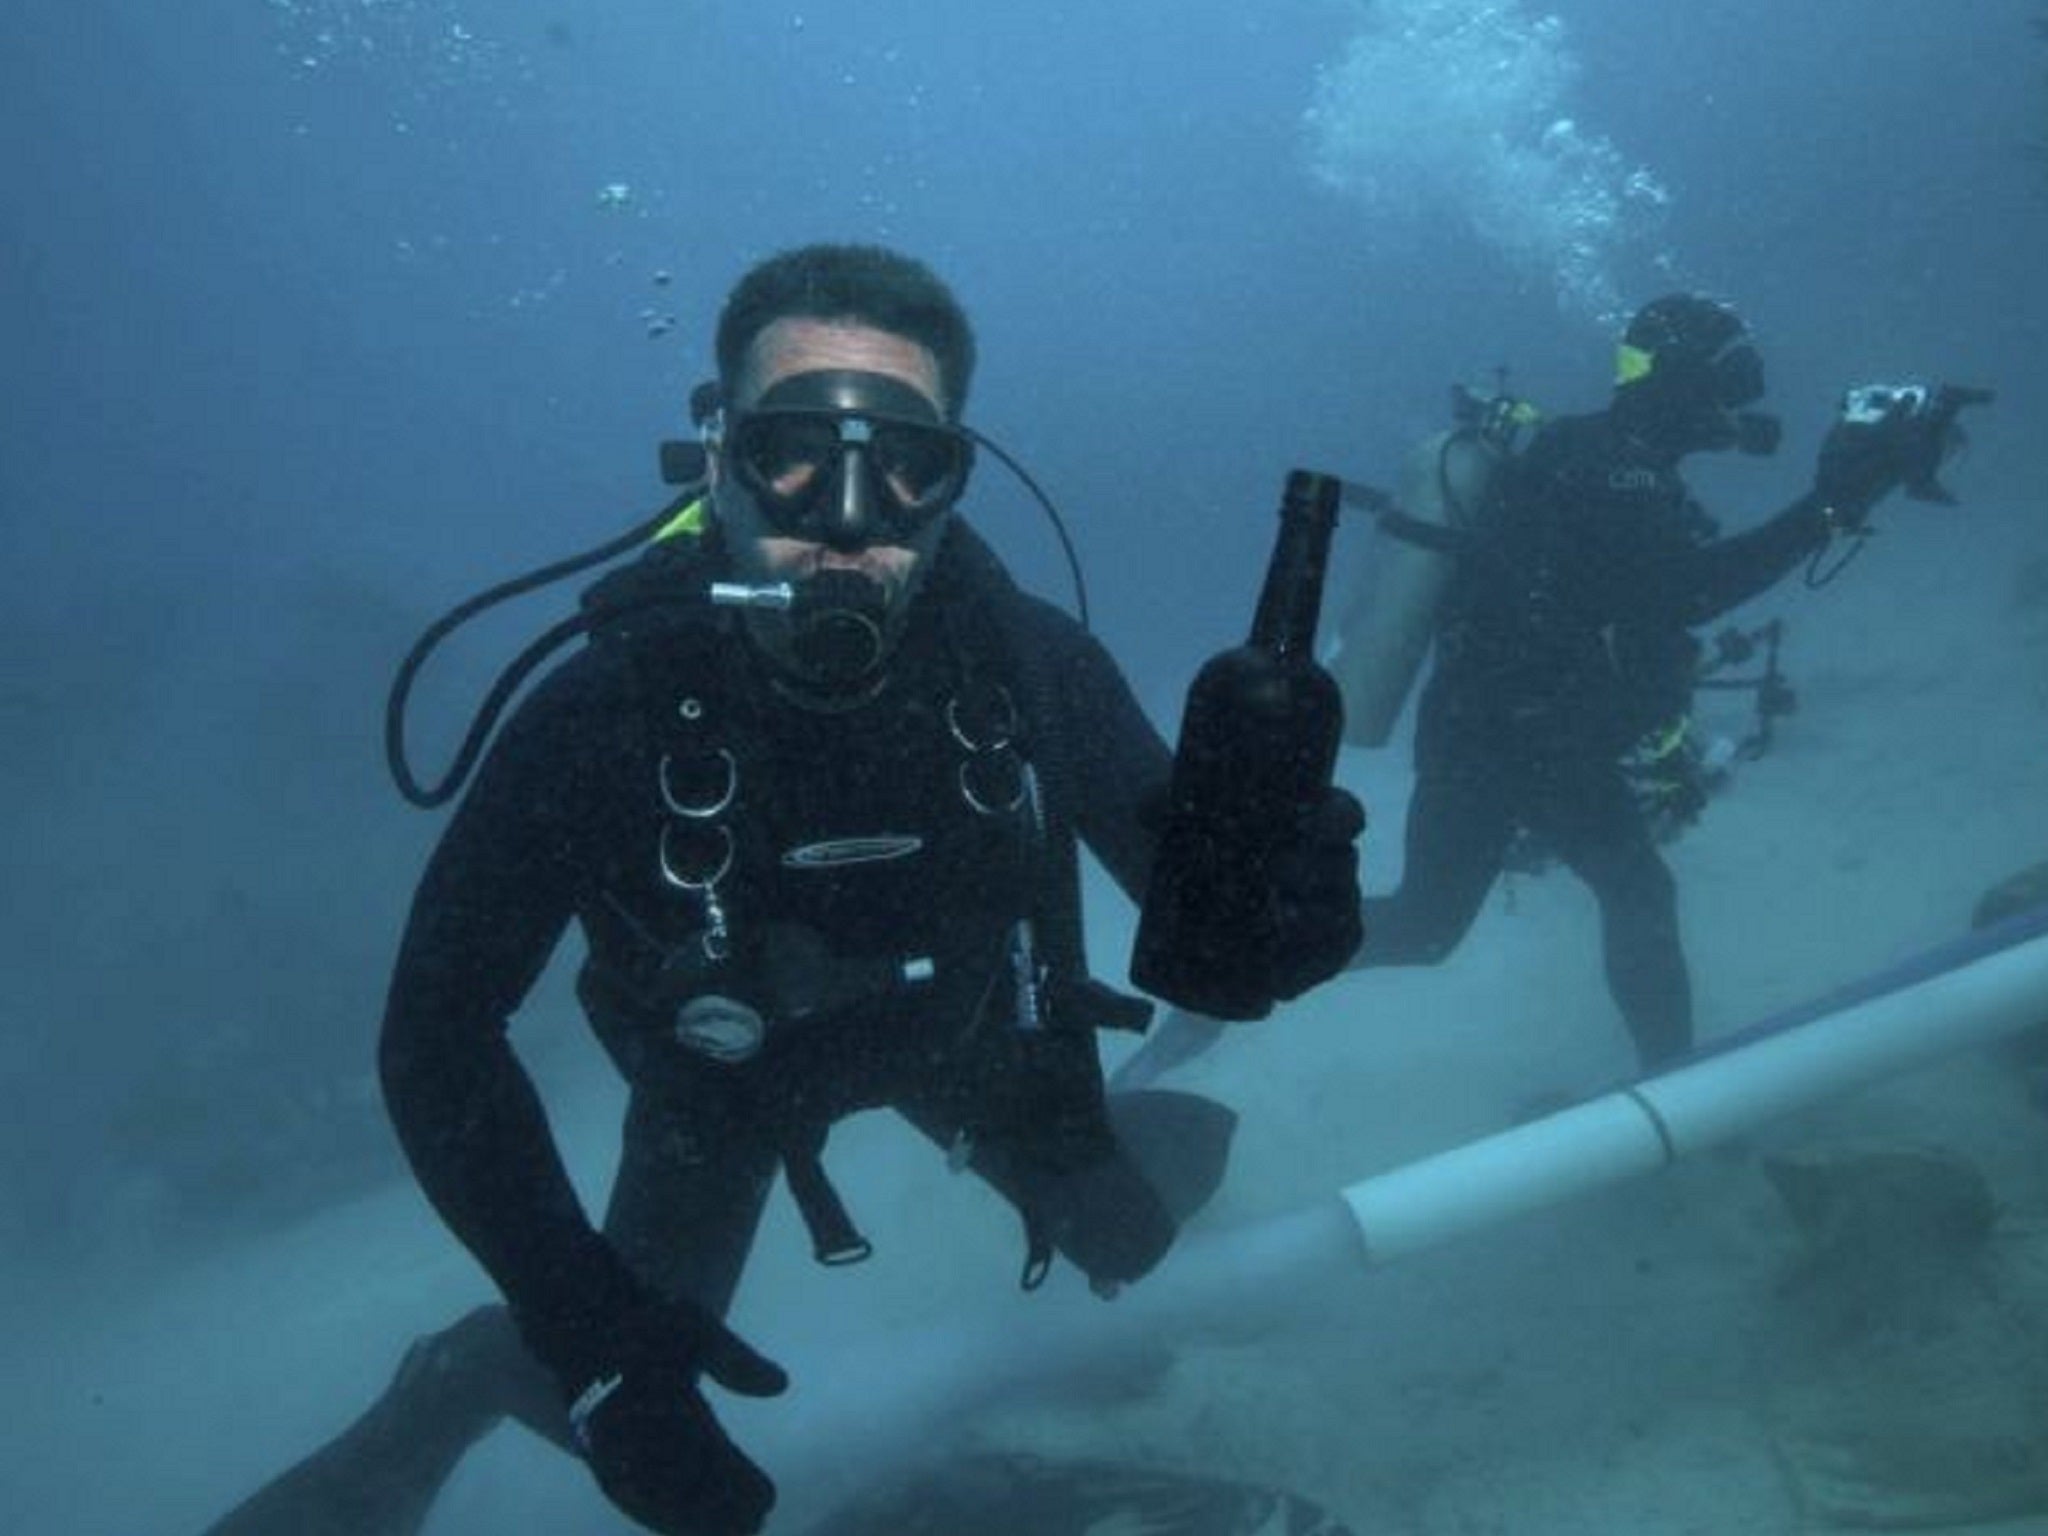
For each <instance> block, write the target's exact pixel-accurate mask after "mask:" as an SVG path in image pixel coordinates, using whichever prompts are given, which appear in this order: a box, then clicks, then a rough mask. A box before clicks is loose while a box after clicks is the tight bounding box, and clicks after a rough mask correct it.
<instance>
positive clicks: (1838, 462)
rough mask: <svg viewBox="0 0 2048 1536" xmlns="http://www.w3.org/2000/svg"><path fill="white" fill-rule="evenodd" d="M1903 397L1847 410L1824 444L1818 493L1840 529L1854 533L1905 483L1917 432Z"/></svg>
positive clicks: (1817, 477)
mask: <svg viewBox="0 0 2048 1536" xmlns="http://www.w3.org/2000/svg"><path fill="white" fill-rule="evenodd" d="M1914 418H1915V412H1914V409H1913V407H1912V405H1911V404H1910V403H1909V402H1907V401H1906V400H1904V399H1900V400H1898V401H1896V402H1893V403H1887V404H1884V405H1882V406H1880V407H1878V408H1876V409H1863V410H1855V411H1850V410H1845V411H1844V412H1843V414H1842V416H1841V418H1840V419H1839V420H1837V421H1836V422H1835V424H1834V425H1833V426H1832V427H1830V428H1828V435H1827V436H1826V437H1825V438H1823V439H1822V440H1821V445H1820V463H1819V465H1818V467H1817V468H1816V469H1815V471H1814V476H1813V490H1814V495H1815V496H1817V497H1818V498H1819V500H1820V503H1821V505H1822V506H1824V507H1826V508H1827V509H1828V513H1829V516H1830V519H1831V520H1832V521H1833V523H1834V524H1836V525H1837V526H1840V527H1843V528H1847V529H1849V530H1851V531H1854V530H1857V529H1860V528H1861V527H1862V526H1863V525H1864V523H1865V522H1866V521H1868V519H1869V517H1870V513H1871V509H1872V508H1873V507H1875V506H1876V505H1877V504H1878V503H1879V502H1880V501H1882V500H1884V498H1885V497H1887V496H1889V495H1890V494H1891V493H1892V492H1893V491H1895V490H1897V489H1898V488H1899V487H1900V486H1901V485H1902V484H1904V483H1905V480H1906V476H1907V474H1908V472H1909V471H1910V470H1911V469H1912V467H1913V456H1914V453H1915V451H1916V450H1917V447H1918V439H1919V432H1918V428H1917V424H1916V422H1915V419H1914Z"/></svg>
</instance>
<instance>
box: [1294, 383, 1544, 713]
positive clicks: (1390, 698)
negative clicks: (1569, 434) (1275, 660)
mask: <svg viewBox="0 0 2048 1536" xmlns="http://www.w3.org/2000/svg"><path fill="white" fill-rule="evenodd" d="M1451 414H1452V417H1453V422H1454V424H1453V425H1452V426H1451V427H1449V428H1448V429H1446V430H1444V431H1442V432H1436V433H1432V434H1431V435H1430V436H1428V437H1426V438H1424V439H1423V440H1422V441H1421V442H1420V443H1417V444H1416V445H1415V447H1414V449H1413V450H1412V451H1411V452H1410V453H1409V455H1408V461H1407V464H1406V467H1405V469H1404V471H1403V474H1402V479H1401V492H1400V496H1399V499H1398V506H1399V508H1400V510H1401V512H1402V513H1403V514H1405V517H1403V518H1393V517H1388V516H1384V515H1383V516H1382V517H1381V518H1380V534H1381V536H1380V537H1378V538H1375V539H1373V540H1372V541H1371V543H1370V544H1369V545H1368V546H1367V549H1368V553H1367V555H1366V557H1365V559H1364V560H1363V561H1362V562H1361V563H1360V568H1359V570H1358V573H1357V576H1356V578H1355V579H1354V581H1353V583H1352V586H1351V593H1350V596H1349V598H1348V599H1347V601H1346V602H1345V605H1344V610H1343V614H1342V617H1340V618H1339V619H1338V621H1337V626H1336V634H1335V635H1334V636H1333V638H1332V639H1331V642H1330V645H1329V648H1328V650H1327V651H1326V652H1325V654H1324V656H1323V664H1324V665H1325V666H1327V667H1328V668H1329V669H1330V673H1331V675H1332V676H1334V677H1335V678H1336V680H1337V687H1338V689H1339V691H1340V692H1341V693H1342V694H1343V696H1344V740H1345V742H1346V743H1347V744H1348V745H1350V746H1354V747H1383V746H1385V745H1386V744H1387V740H1388V738H1389V737H1390V736H1392V735H1393V732H1394V722H1395V721H1397V720H1398V719H1399V718H1400V717H1401V710H1402V707H1403V706H1404V705H1405V704H1406V703H1407V700H1408V695H1409V692H1410V691H1411V690H1412V689H1413V688H1414V686H1415V678H1416V675H1417V674H1418V673H1419V672H1420V671H1421V670H1422V658H1423V657H1424V656H1425V655H1426V654H1427V653H1428V651H1429V642H1430V638H1431V636H1432V634H1433V633H1434V632H1435V628H1436V611H1437V603H1438V600H1439V599H1440V598H1441V597H1442V596H1443V590H1444V586H1445V584H1446V583H1447V582H1448V581H1449V580H1450V575H1451V570H1452V567H1453V559H1454V555H1453V553H1452V551H1451V549H1450V548H1449V547H1448V544H1447V543H1446V542H1445V541H1439V540H1435V539H1431V538H1429V537H1428V534H1429V532H1430V530H1433V529H1442V530H1446V531H1447V532H1448V533H1449V534H1452V535H1456V534H1458V533H1462V532H1464V531H1466V530H1467V529H1469V528H1470V527H1471V526H1472V523H1473V520H1474V519H1475V518H1476V517H1478V515H1479V514H1480V512H1481V511H1482V510H1483V509H1484V507H1485V505H1486V502H1487V499H1488V498H1489V497H1490V496H1491V494H1492V492H1493V483H1494V478H1495V476H1496V475H1498V474H1499V472H1500V467H1501V465H1502V464H1504V463H1505V462H1506V461H1507V459H1508V458H1509V456H1510V455H1511V454H1513V452H1514V451H1515V449H1516V447H1517V439H1518V437H1519V436H1520V434H1521V432H1522V429H1523V428H1524V427H1527V426H1528V425H1530V424H1531V423H1533V422H1534V421H1535V420H1536V419H1537V413H1536V411H1535V409H1534V407H1532V406H1530V405H1528V404H1527V403H1526V402H1524V401H1520V400H1516V399H1514V398H1513V397H1511V396H1510V395H1508V394H1507V393H1506V392H1505V390H1501V391H1499V392H1497V393H1496V394H1494V395H1493V396H1492V397H1490V398H1484V399H1482V398H1481V397H1479V396H1477V395H1475V394H1473V393H1472V392H1471V391H1470V390H1468V389H1466V388H1465V387H1464V386H1463V385H1457V386H1455V387H1453V389H1452V391H1451Z"/></svg>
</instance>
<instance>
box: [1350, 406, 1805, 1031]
mask: <svg viewBox="0 0 2048 1536" xmlns="http://www.w3.org/2000/svg"><path fill="white" fill-rule="evenodd" d="M1826 539H1827V525H1826V522H1825V520H1824V518H1823V515H1822V512H1821V510H1820V506H1819V504H1818V502H1817V501H1816V500H1815V499H1814V498H1812V497H1806V498H1802V499H1801V500H1800V501H1798V502H1795V503H1794V504H1793V505H1792V506H1790V507H1788V508H1786V509H1785V510H1784V511H1783V512H1781V513H1779V514H1778V515H1777V516H1776V517H1774V518H1772V519H1770V520H1769V521H1768V522H1765V523H1763V524H1761V525H1759V526H1758V527H1756V528H1754V529H1750V530H1748V531H1746V532H1743V533H1741V534H1737V535H1734V536H1732V537H1729V538H1716V537H1714V536H1713V525H1712V523H1711V522H1710V521H1709V520H1707V519H1706V518H1705V516H1704V514H1703V513H1702V512H1701V511H1700V509H1699V507H1698V505H1697V503H1695V502H1694V501H1693V500H1692V497H1691V495H1690V493H1689V492H1688V491H1687V489H1686V486H1685V483H1684V481H1683V480H1681V479H1680V478H1679V476H1678V473H1677V471H1676V469H1675V467H1674V466H1673V464H1672V462H1671V461H1670V457H1669V455H1659V454H1657V453H1654V452H1652V451H1650V450H1648V449H1646V448H1645V447H1644V445H1642V444H1641V443H1640V442H1639V441H1637V440H1635V439H1633V438H1631V437H1630V436H1628V435H1627V434H1625V433H1624V432H1623V431H1622V430H1621V429H1620V428H1619V427H1618V426H1617V425H1616V423H1615V422H1614V420H1613V418H1612V416H1611V415H1609V414H1608V413H1604V412H1602V413H1597V414H1593V415H1587V416H1577V417H1566V418H1560V419H1559V420H1557V421H1555V422H1553V423H1551V424H1550V425H1549V426H1547V427H1546V428H1545V429H1544V430H1543V431H1542V432H1541V433H1540V434H1539V435H1538V436H1537V438H1536V439H1535V440H1534V441H1533V442H1532V443H1531V444H1530V445H1529V447H1528V449H1527V451H1526V452H1524V453H1523V454H1521V455H1520V456H1519V457H1517V458H1516V459H1514V460H1511V461H1510V462H1509V464H1508V466H1507V468H1506V470H1505V471H1504V473H1503V483H1502V484H1501V485H1500V487H1499V491H1498V494H1497V495H1496V496H1494V497H1492V498H1491V499H1490V503H1489V507H1488V509H1487V511H1486V512H1485V513H1484V514H1483V515H1482V517H1481V519H1480V520H1479V523H1478V525H1477V526H1476V527H1475V529H1474V530H1473V537H1472V542H1471V545H1470V547H1469V548H1468V549H1467V550H1466V551H1465V552H1464V553H1463V554H1462V555H1461V556H1460V557H1459V563H1458V567H1457V570H1456V573H1455V575H1454V576H1453V578H1452V581H1451V585H1450V587H1449V589H1448V590H1447V591H1446V593H1445V596H1444V602H1443V605H1442V608H1441V610H1440V613H1439V618H1438V624H1437V632H1436V661H1435V666H1434V670H1433V672H1432V674H1431V677H1430V680H1429V683H1428V685H1427V687H1426V688H1425V690H1424V692H1423V696H1422V700H1421V703H1420V706H1419V714H1418V717H1417V722H1416V738H1415V775H1416V784H1415V794H1414V800H1413V802H1412V804H1411V806H1410V808H1409V813H1408V825H1407V835H1406V855H1405V859H1406V862H1405V873H1404V877H1403V880H1402V883H1401V886H1400V889H1399V890H1398V891H1396V892H1395V893H1394V894H1393V895H1392V896H1390V897H1384V898H1379V899H1374V900H1368V901H1367V903H1366V908H1365V931H1366V939H1365V945H1364V948H1363V949H1362V950H1361V952H1360V954H1359V958H1358V961H1357V962H1356V963H1357V964H1359V965H1362V966H1369V965H1429V964H1434V963H1436V962H1437V961H1439V960H1441V959H1443V958H1444V957H1445V956H1446V955H1448V954H1449V953H1450V951H1451V950H1452V949H1453V948H1454V947H1455V946H1456V945H1457V943H1458V941H1459V940H1460V939H1461V938H1463V937H1464V934H1465V932H1466V930H1467V929H1468V928H1469V927H1470V926H1471V924H1472V920H1473V918H1474V916H1475V915H1476V914H1477V913H1478V910H1479V906H1480V903H1481V902H1482V901H1483V900H1484V899H1485V896H1486V893H1487V891H1488V890H1489V889H1490V888H1491V886H1492V884H1493V882H1494V880H1495V878H1496V877H1497V876H1498V875H1499V873H1500V871H1501V867H1502V861H1503V859H1504V858H1505V856H1506V854H1507V851H1508V848H1509V846H1510V844H1511V842H1512V840H1513V838H1514V836H1515V834H1516V832H1517V831H1518V830H1521V829H1526V830H1528V831H1530V832H1533V833H1535V834H1536V835H1537V836H1539V837H1540V838H1541V839H1542V840H1543V842H1544V844H1545V845H1546V846H1547V847H1548V848H1550V849H1551V850H1552V851H1554V852H1555V853H1556V854H1557V855H1558V857H1560V858H1562V859H1563V860H1564V861H1565V862H1566V863H1567V864H1568V865H1570V867H1571V868H1572V869H1573V870H1574V871H1575V872H1576V873H1577V874H1578V875H1579V877H1580V878H1581V879H1583V880H1584V881H1585V882H1586V883H1587V885H1588V886H1590V887H1591V888H1592V890H1593V893H1594V895H1595V896H1596V897H1597V898H1598V900H1599V903H1600V913H1601V923H1602V931H1603V937H1604V941H1605V951H1606V962H1607V978H1608V984H1609V986H1610V988H1611V989H1612V991H1613V994H1614V998H1615V1001H1616V1002H1617V1003H1618V1004H1619V1005H1620V1008H1621V1011H1622V1014H1623V1017H1624V1018H1625V1019H1626V1020H1627V1022H1628V1026H1629V1029H1630V1032H1631V1034H1632V1035H1633V1036H1634V1038H1635V1042H1636V1047H1637V1051H1638V1054H1639V1055H1640V1057H1641V1059H1642V1061H1643V1064H1644V1065H1645V1066H1655V1065H1657V1064H1659V1063H1662V1062H1665V1061H1668V1060H1670V1059H1671V1058H1672V1057H1674V1056H1676V1055H1678V1054H1680V1053H1682V1052H1683V1051H1684V1050H1685V1049H1686V1048H1687V1047H1688V1046H1689V1045H1690V1043H1691V1039H1692V992H1691V985H1690V981H1689V979H1688V976H1687V973H1686V965H1685V955H1684V952H1683V950H1682V949H1681V947H1680V943H1679V933H1678V916H1677V899H1676V892H1675V890H1674V887H1673V883H1672V879H1671V873H1670V871H1669V869H1668V868H1666V866H1665V864H1664V861H1663V859H1662V858H1661V857H1660V856H1659V855H1658V853H1657V851H1656V848H1655V845H1654V843H1653V840H1652V838H1651V836H1650V832H1649V830H1648V827H1647V825H1646V823H1645V819H1644V816H1643V813H1642V811H1641V809H1640V808H1639V806H1638V804H1637V801H1636V798H1635V796H1634V794H1633V793H1632V791H1631V790H1630V787H1629V785H1628V783H1627V781H1626V779H1625V778H1624V776H1623V773H1622V770H1621V766H1620V763H1621V759H1622V757H1623V756H1624V755H1625V754H1626V753H1627V752H1628V750H1629V749H1630V748H1631V746H1632V745H1633V744H1634V743H1635V742H1636V741H1638V740H1639V739H1640V738H1641V737H1642V735H1643V734H1644V733H1645V732H1646V731H1649V730H1651V729H1653V728H1655V727H1658V726H1660V725H1664V724H1668V723H1669V722H1671V721H1672V720H1673V719H1675V718H1676V717H1678V716H1680V715H1682V714H1683V713H1684V711H1685V710H1686V708H1687V707H1688V703H1689V699H1690V694H1691V682H1692V676H1693V667H1694V659H1695V650H1696V647H1695V642H1694V641H1693V639H1692V637H1691V635H1690V633H1689V630H1690V628H1691V627H1692V626H1695V625H1698V624H1702V623H1705V622H1706V621H1707V620H1709V619H1712V618H1713V617H1715V616H1716V615H1717V614H1720V613H1723V612H1725V611H1727V610H1728V609H1730V608H1733V607H1735V606H1736V605H1737V604H1739V603H1742V602H1745V601H1747V600H1748V599H1749V598H1751V597H1754V596H1755V595H1756V594H1758V593H1759V592H1761V591H1763V590H1764V589H1765V588H1766V587H1768V586H1770V585H1771V584H1772V583H1773V582H1775V581H1777V580H1778V579H1779V578H1780V577H1781V576H1783V575H1784V574H1786V572H1788V571H1789V570H1791V569H1792V567H1793V566H1794V565H1796V564H1797V563H1798V562H1799V560H1800V559H1801V558H1802V557H1804V556H1806V555H1807V554H1809V553H1810V552H1811V551H1813V550H1814V549H1816V548H1817V547H1819V546H1820V545H1821V544H1822V543H1824V542H1825V541H1826Z"/></svg>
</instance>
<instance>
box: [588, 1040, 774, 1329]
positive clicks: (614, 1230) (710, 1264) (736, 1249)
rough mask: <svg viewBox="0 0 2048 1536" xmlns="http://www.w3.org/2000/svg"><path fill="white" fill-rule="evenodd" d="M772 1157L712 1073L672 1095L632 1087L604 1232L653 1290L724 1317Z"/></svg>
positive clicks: (764, 1195)
mask: <svg viewBox="0 0 2048 1536" xmlns="http://www.w3.org/2000/svg"><path fill="white" fill-rule="evenodd" d="M710 1070H711V1071H715V1070H717V1069H710ZM777 1162H778V1153H777V1152H776V1149H775V1147H774V1145H773V1143H772V1142H771V1141H770V1140H769V1138H768V1135H767V1134H766V1132H765V1130H764V1129H763V1128H762V1126H761V1125H760V1124H759V1123H758V1121H757V1119H756V1117H754V1116H752V1115H749V1114H748V1113H746V1112H745V1106H744V1104H743V1103H742V1102H741V1101H740V1100H739V1099H738V1097H737V1096H736V1095H733V1094H731V1093H728V1092H724V1091H721V1085H720V1084H719V1083H718V1082H717V1081H716V1080H715V1078H713V1077H711V1076H710V1075H709V1072H707V1075H706V1076H705V1078H704V1079H703V1080H702V1081H700V1082H695V1083H692V1084H689V1085H686V1087H685V1088H684V1089H683V1090H681V1091H679V1092H678V1093H676V1094H674V1095H670V1096H665V1097H662V1098H656V1097H654V1096H653V1095H647V1094H638V1093H636V1094H634V1095H633V1099H632V1102H631V1103H630V1104H629V1105H628V1106H627V1110H626V1131H625V1149H624V1155H623V1156H622V1157H621V1159H620V1162H619V1177H618V1180H617V1182H616V1183H615V1184H613V1186H612V1196H611V1203H610V1205H609V1207H608V1208H607V1209H606V1211H605V1218H604V1233H605V1236H606V1237H607V1238H609V1239H610V1240H611V1242H612V1246H613V1247H615V1248H616V1249H618V1251H619V1255H620V1257H622V1258H623V1259H625V1261H626V1262H627V1264H629V1265H630V1266H632V1269H633V1272H634V1273H635V1274H637V1275H638V1276H639V1277H640V1278H641V1279H642V1280H643V1281H645V1282H646V1283H647V1284H648V1285H650V1286H652V1287H653V1288H654V1289H655V1290H657V1291H659V1292H661V1293H662V1294H663V1295H664V1296H672V1297H679V1298H686V1299H688V1300H690V1301H694V1302H696V1303H697V1304H698V1305H699V1306H701V1307H703V1308H704V1309H705V1310H707V1311H708V1312H710V1313H712V1314H713V1315H714V1316H717V1317H723V1316H724V1315H725V1312H726V1309H727V1308H728V1307H730V1306H731V1305H732V1297H733V1292H734V1291H735V1290H737V1289H738V1287H739V1280H740V1271H741V1270H742V1269H743V1268H744V1267H745V1265H746V1259H747V1251H748V1250H749V1249H750V1248H751V1247H752V1246H753V1243H754V1231H755V1229H756V1228H757V1227H758V1226H759V1225H760V1221H761V1211H762V1208H763V1207H764V1206H765V1205H766V1204H767V1200H768V1191H769V1189H770V1188H771V1187H772V1186H773V1184H774V1182H775V1169H776V1165H777Z"/></svg>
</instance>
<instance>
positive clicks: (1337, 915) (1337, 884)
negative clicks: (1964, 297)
mask: <svg viewBox="0 0 2048 1536" xmlns="http://www.w3.org/2000/svg"><path fill="white" fill-rule="evenodd" d="M1364 830H1365V807H1364V806H1363V805H1361V804H1359V802H1358V798H1357V796H1355V795H1352V794H1350V793H1348V792H1346V791H1345V790H1341V789H1331V790H1330V791H1328V792H1327V793H1326V794H1325V795H1324V796H1323V798H1322V799H1321V800H1320V801H1318V802H1317V804H1316V806H1315V807H1314V809H1312V810H1310V811H1308V812H1307V813H1305V814H1304V815H1303V817H1302V819H1301V823H1300V830H1299V832H1298V834H1297V835H1296V836H1295V837H1294V838H1293V839H1292V840H1290V841H1289V842H1288V843H1286V844H1285V845H1283V846H1282V847H1280V848H1277V849H1275V850H1274V852H1273V856H1272V860H1271V862H1270V863H1269V864H1268V865H1267V867H1266V873H1267V885H1268V889H1269V891H1270V893H1271V901H1272V906H1271V911H1272V914H1273V943H1272V948H1271V950H1270V951H1269V955H1268V963H1269V967H1270V969H1269V972H1268V979H1269V987H1270V990H1271V991H1272V994H1273V996H1274V998H1275V999H1277V1000H1279V1001H1281V1002H1285V1001H1287V1000H1288V999H1289V998H1295V997H1299V996H1301V994H1302V993H1304V992H1306V991H1307V990H1308V989H1309V988H1310V987H1313V986H1316V985H1317V984H1319V983H1321V982H1325V981H1328V980H1329V979H1330V978H1331V977H1332V976H1335V975H1336V974H1337V973H1338V972H1339V971H1341V970H1343V969H1344V968H1345V967H1346V966H1347V965H1349V964H1350V963H1351V957H1352V956H1353V955H1355V954H1357V953H1358V946H1359V945H1360V944H1361V943H1362V942H1363V941H1364V938H1365V923H1364V920H1363V918H1362V916H1361V915H1360V904H1359V894H1358V835H1359V833H1361V832H1363V831H1364Z"/></svg>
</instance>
